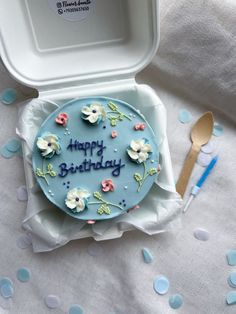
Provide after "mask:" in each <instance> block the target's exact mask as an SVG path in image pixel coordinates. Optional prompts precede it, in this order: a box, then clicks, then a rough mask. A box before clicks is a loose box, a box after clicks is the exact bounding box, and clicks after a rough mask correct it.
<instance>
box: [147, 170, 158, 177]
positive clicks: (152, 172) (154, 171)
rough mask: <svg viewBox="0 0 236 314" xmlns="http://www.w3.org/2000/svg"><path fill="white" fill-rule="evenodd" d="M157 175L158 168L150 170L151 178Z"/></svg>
mask: <svg viewBox="0 0 236 314" xmlns="http://www.w3.org/2000/svg"><path fill="white" fill-rule="evenodd" d="M156 173H157V169H156V168H151V169H150V170H149V175H150V176H153V175H154V174H156Z"/></svg>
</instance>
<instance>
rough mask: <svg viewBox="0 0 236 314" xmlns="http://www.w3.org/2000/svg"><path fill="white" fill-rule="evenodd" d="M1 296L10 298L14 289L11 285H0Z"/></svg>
mask: <svg viewBox="0 0 236 314" xmlns="http://www.w3.org/2000/svg"><path fill="white" fill-rule="evenodd" d="M0 293H1V296H2V297H3V298H5V299H8V298H11V297H12V296H13V293H14V290H13V287H12V285H9V284H4V285H2V286H1V287H0Z"/></svg>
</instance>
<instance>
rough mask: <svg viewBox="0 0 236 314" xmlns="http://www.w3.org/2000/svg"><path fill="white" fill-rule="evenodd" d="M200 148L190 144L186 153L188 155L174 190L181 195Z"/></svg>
mask: <svg viewBox="0 0 236 314" xmlns="http://www.w3.org/2000/svg"><path fill="white" fill-rule="evenodd" d="M200 149H201V146H196V145H194V144H193V145H192V147H191V149H190V152H189V153H188V156H187V158H186V160H185V163H184V166H183V169H182V171H181V174H180V177H179V180H178V182H177V184H176V191H177V192H178V193H179V194H180V195H181V196H182V197H183V196H184V193H185V190H186V187H187V184H188V181H189V178H190V176H191V173H192V170H193V167H194V164H195V162H196V160H197V156H198V154H199V151H200Z"/></svg>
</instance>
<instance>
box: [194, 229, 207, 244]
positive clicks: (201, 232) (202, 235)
mask: <svg viewBox="0 0 236 314" xmlns="http://www.w3.org/2000/svg"><path fill="white" fill-rule="evenodd" d="M193 235H194V237H195V238H196V239H197V240H200V241H208V240H209V238H210V234H209V232H208V231H207V230H205V229H202V228H198V229H196V230H194V232H193Z"/></svg>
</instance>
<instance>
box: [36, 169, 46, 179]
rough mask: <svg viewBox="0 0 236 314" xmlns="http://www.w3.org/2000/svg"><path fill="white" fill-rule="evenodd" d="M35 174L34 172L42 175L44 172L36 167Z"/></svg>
mask: <svg viewBox="0 0 236 314" xmlns="http://www.w3.org/2000/svg"><path fill="white" fill-rule="evenodd" d="M35 174H36V175H37V176H38V177H44V173H43V172H42V170H41V169H39V168H37V169H36V171H35Z"/></svg>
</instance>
